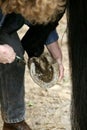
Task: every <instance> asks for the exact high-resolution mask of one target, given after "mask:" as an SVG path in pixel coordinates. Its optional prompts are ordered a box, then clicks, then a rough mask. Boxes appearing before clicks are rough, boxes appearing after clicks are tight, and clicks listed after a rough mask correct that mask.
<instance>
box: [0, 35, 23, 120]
mask: <svg viewBox="0 0 87 130" xmlns="http://www.w3.org/2000/svg"><path fill="white" fill-rule="evenodd" d="M4 38H5V39H7V42H8V41H10V42H9V43H10V45H11V46H13V48H14V50H15V51H16V53H17V55H19V56H21V57H22V56H23V53H24V51H23V48H22V47H21V43H20V40H19V38H18V36H17V34H12V35H11V36H9V38H8V36H7V38H6V36H5V37H4ZM1 41H3V38H1ZM24 72H25V65H22V64H20V63H17V62H16V61H14V62H13V63H11V64H5V65H4V64H0V102H1V114H2V119H3V121H5V122H7V123H16V122H20V121H22V120H24V115H25V105H24Z"/></svg>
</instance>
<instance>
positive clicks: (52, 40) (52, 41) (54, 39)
mask: <svg viewBox="0 0 87 130" xmlns="http://www.w3.org/2000/svg"><path fill="white" fill-rule="evenodd" d="M46 46H47V49H48V51H49V52H50V53H51V55H52V57H53V58H54V59H55V60H56V62H57V63H58V66H59V80H61V79H62V78H63V76H64V67H63V64H62V52H61V49H60V47H59V45H58V34H57V32H56V30H54V31H52V32H51V33H50V35H49V37H48V39H47V41H46Z"/></svg>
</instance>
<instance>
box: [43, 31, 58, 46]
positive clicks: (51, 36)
mask: <svg viewBox="0 0 87 130" xmlns="http://www.w3.org/2000/svg"><path fill="white" fill-rule="evenodd" d="M58 38H59V36H58V33H57V31H56V29H55V30H53V31H52V32H51V33H50V34H49V36H48V38H47V40H46V43H45V45H48V44H51V43H53V42H55V41H57V40H58Z"/></svg>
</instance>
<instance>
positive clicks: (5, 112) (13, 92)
mask: <svg viewBox="0 0 87 130" xmlns="http://www.w3.org/2000/svg"><path fill="white" fill-rule="evenodd" d="M20 1H21V0H19V1H17V2H19V4H20V5H21V4H22V3H20ZM5 2H6V3H5ZM14 2H15V1H14ZM30 2H31V1H30ZM12 4H13V5H14V3H13V2H12V1H10V4H9V2H8V1H4V3H3V2H1V8H2V9H4V10H5V9H7V10H9V11H12V10H13V9H12V7H13V8H16V7H15V6H11V5H12ZM23 4H24V3H23ZM7 5H9V6H8V7H9V8H6V7H7ZM21 6H22V5H21ZM16 9H18V6H17V8H16ZM5 11H6V10H5ZM9 11H7V12H9ZM18 11H19V12H20V10H18ZM21 14H22V13H21ZM0 16H2V18H0V19H1V20H0V21H1V23H0V25H1V26H0V70H1V71H0V103H1V115H2V119H3V122H4V124H3V130H16V129H17V130H31V128H30V127H29V126H28V124H27V123H26V122H25V102H24V95H25V93H24V72H25V64H22V63H21V62H20V60H18V59H17V56H18V57H20V58H21V59H23V55H24V49H25V48H23V47H24V46H23V45H24V44H23V39H25V37H26V34H25V36H24V38H23V39H22V41H20V38H19V37H18V34H17V30H18V29H19V28H21V27H22V25H23V24H24V23H25V20H24V18H23V17H22V16H21V15H20V14H19V13H18V14H16V13H14V11H13V12H10V14H9V13H7V14H5V15H4V16H3V14H2V10H1V14H0ZM28 16H29V14H28ZM48 16H49V15H48ZM9 18H11V19H9ZM36 19H37V18H36ZM39 19H40V18H39ZM11 20H12V21H11ZM18 21H19V22H18ZM20 21H21V23H20ZM31 21H32V20H31ZM44 21H46V20H44ZM34 22H35V19H34ZM41 23H43V21H41ZM14 25H16V26H14ZM48 25H49V23H48ZM42 26H43V25H42ZM55 27H56V26H55ZM34 28H35V26H34ZM31 29H32V27H31ZM45 29H46V28H45ZM28 32H29V30H28ZM39 34H40V33H39ZM39 34H38V35H39ZM48 34H49V35H48ZM32 39H33V35H32ZM43 39H45V40H44V41H45V43H44V44H45V45H46V46H47V48H48V50H49V51H50V53H51V54H52V56H53V58H54V59H56V61H57V62H58V65H59V77H60V79H62V78H63V75H64V68H63V65H62V53H61V50H60V47H59V46H58V36H57V33H56V30H55V28H54V30H53V29H52V30H50V32H49V33H47V35H46V37H45V38H43ZM28 40H29V39H28ZM36 42H37V41H35V43H36ZM21 43H22V44H21ZM35 43H34V44H35ZM32 44H33V43H32ZM39 45H40V44H39ZM38 47H39V46H38ZM25 50H26V49H25ZM28 52H29V50H28Z"/></svg>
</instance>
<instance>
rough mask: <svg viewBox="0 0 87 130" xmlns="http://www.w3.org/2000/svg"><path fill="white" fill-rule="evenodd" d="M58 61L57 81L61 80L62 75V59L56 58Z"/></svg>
mask: <svg viewBox="0 0 87 130" xmlns="http://www.w3.org/2000/svg"><path fill="white" fill-rule="evenodd" d="M56 61H57V63H58V67H59V81H61V80H62V79H63V77H64V67H63V64H62V61H61V60H60V59H57V60H56Z"/></svg>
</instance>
